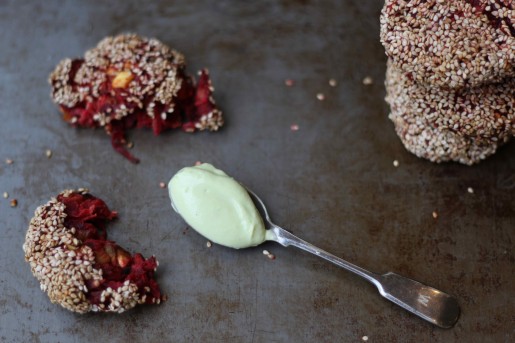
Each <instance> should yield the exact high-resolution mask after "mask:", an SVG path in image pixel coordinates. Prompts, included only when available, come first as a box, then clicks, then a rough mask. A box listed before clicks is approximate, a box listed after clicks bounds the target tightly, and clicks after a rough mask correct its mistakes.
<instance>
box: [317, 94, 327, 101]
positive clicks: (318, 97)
mask: <svg viewBox="0 0 515 343" xmlns="http://www.w3.org/2000/svg"><path fill="white" fill-rule="evenodd" d="M317 99H318V100H320V101H324V100H325V95H324V94H323V93H318V94H317Z"/></svg>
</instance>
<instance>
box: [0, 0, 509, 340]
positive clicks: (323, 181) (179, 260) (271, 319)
mask: <svg viewBox="0 0 515 343" xmlns="http://www.w3.org/2000/svg"><path fill="white" fill-rule="evenodd" d="M381 6H382V2H381V1H372V0H369V1H360V0H354V1H315V0H304V1H300V0H298V1H292V0H290V1H287V0H283V1H272V0H268V1H235V0H234V1H228V0H224V1H199V0H184V1H148V2H140V1H109V2H107V1H63V2H61V1H45V2H37V1H5V0H4V1H2V2H1V4H0V46H1V53H0V104H1V106H0V120H1V124H0V137H1V139H2V144H0V192H2V193H3V192H8V193H9V199H7V200H6V199H3V198H0V200H1V201H0V268H1V273H0V289H1V291H0V341H2V342H89V341H94V342H95V341H96V342H360V341H362V337H363V336H368V338H369V339H368V342H511V341H513V340H515V337H514V327H515V326H514V322H515V317H514V313H515V308H514V302H513V296H514V295H515V294H514V292H515V291H514V289H515V285H514V282H515V281H514V275H515V273H514V271H515V270H514V269H515V268H514V265H515V263H514V255H513V238H514V229H515V201H514V191H515V145H513V144H510V145H507V146H506V147H503V148H502V149H501V150H500V151H499V152H498V153H497V154H496V155H495V156H493V157H491V158H489V159H488V160H486V161H484V162H482V163H481V164H479V165H477V166H474V167H467V166H462V165H458V164H441V165H437V164H432V163H429V162H427V161H424V160H421V159H418V158H416V157H415V156H413V155H411V154H410V153H408V152H406V150H405V149H404V148H403V146H402V145H401V143H400V141H399V139H398V138H397V136H396V135H395V133H394V129H393V125H392V124H391V123H390V122H389V120H388V119H387V113H388V108H387V106H386V104H385V103H384V101H383V98H384V95H385V93H384V87H383V81H384V73H385V57H384V52H383V49H382V47H381V45H380V43H379V39H378V36H379V23H378V21H379V19H378V18H379V12H380V8H381ZM121 32H137V33H140V34H142V35H146V36H152V37H157V38H159V39H160V40H162V41H163V42H165V43H167V44H169V45H171V46H173V47H174V48H176V49H178V50H180V51H182V52H183V53H184V54H185V55H186V57H187V61H188V68H189V71H190V72H191V73H194V72H195V71H196V70H197V69H199V68H201V67H204V66H205V67H208V68H210V70H211V73H212V78H213V83H214V86H215V88H216V93H215V97H216V99H217V101H218V103H219V105H220V106H221V107H222V108H223V110H224V113H225V116H226V121H227V125H226V126H225V127H224V128H223V130H221V131H220V132H218V133H199V134H193V135H191V134H186V133H182V132H169V133H166V134H163V135H161V136H159V137H155V136H153V135H152V133H151V132H149V131H148V130H140V131H133V132H132V133H131V134H130V139H131V140H132V141H134V143H135V146H134V149H133V152H134V154H135V155H136V156H138V157H140V158H141V164H139V165H133V164H131V163H129V162H128V161H127V160H125V159H123V158H122V157H121V156H120V155H118V154H116V153H115V152H114V151H113V150H112V149H111V147H110V144H109V139H108V137H107V136H106V135H105V134H104V132H103V131H102V130H96V131H95V130H77V129H73V128H70V127H68V125H67V124H66V123H64V122H63V121H61V119H60V115H59V113H58V110H57V109H56V107H55V106H54V105H53V104H52V102H51V101H50V98H49V91H50V90H49V86H48V84H47V76H48V74H49V73H50V72H51V70H52V69H53V68H54V66H55V65H56V64H57V63H58V62H59V60H60V59H62V58H65V57H73V56H81V55H82V54H83V52H84V51H85V50H86V49H88V48H91V47H93V46H94V45H95V44H96V43H97V42H98V41H99V40H100V39H102V38H103V37H104V36H107V35H113V34H117V33H121ZM366 76H370V77H372V78H373V80H374V83H373V84H372V85H370V86H365V85H363V84H362V79H363V78H364V77H366ZM288 78H289V79H293V80H294V81H295V84H294V86H293V87H286V86H285V85H284V80H285V79H288ZM330 78H334V79H336V80H337V81H338V85H337V86H336V87H330V86H329V85H328V80H329V79H330ZM317 93H323V94H324V95H325V100H324V101H319V100H317V98H316V94H317ZM291 124H297V125H298V126H299V130H298V131H296V132H293V131H291V130H290V125H291ZM46 149H51V150H52V152H53V156H52V158H50V159H48V158H47V157H46V156H45V150H46ZM6 158H11V159H12V160H14V163H13V164H12V165H7V164H5V163H4V159H6ZM197 160H200V161H208V162H212V163H213V164H215V165H216V166H218V167H220V168H222V169H224V170H226V171H227V172H228V173H230V174H231V175H233V176H235V177H236V178H237V179H239V180H241V181H243V182H245V183H246V184H248V185H250V187H251V188H253V189H254V190H255V191H256V192H257V193H258V194H260V195H261V196H262V197H263V199H264V200H265V201H266V203H267V205H268V206H269V208H270V209H271V212H272V217H273V219H274V220H275V221H276V222H277V223H278V224H280V225H282V226H284V227H285V228H287V229H289V230H292V231H293V232H294V233H295V234H297V235H298V236H300V237H302V238H304V239H305V240H307V241H309V242H312V243H314V244H316V245H318V246H320V247H321V248H323V249H326V250H328V251H331V252H333V253H335V254H336V255H338V256H342V257H344V258H346V259H348V260H350V261H352V262H354V263H356V264H358V265H361V266H363V267H365V268H369V269H371V270H374V271H377V272H386V271H395V272H398V273H400V274H403V275H406V276H409V277H411V278H414V279H417V280H420V281H422V282H425V283H427V284H429V285H432V286H435V287H437V288H440V289H442V290H445V291H447V292H449V293H451V294H454V295H456V296H457V297H458V299H459V302H460V304H461V307H462V316H461V318H460V320H459V322H458V324H457V325H456V327H455V328H453V329H450V330H442V329H438V328H435V327H433V326H432V325H430V324H428V323H426V322H424V321H422V320H420V319H418V318H416V317H414V316H412V315H410V314H408V313H407V312H405V311H404V310H402V309H400V308H398V307H397V306H395V305H393V304H391V303H389V302H388V301H387V300H384V299H382V298H381V297H380V296H379V295H378V294H377V292H376V290H375V289H374V288H373V286H372V285H370V284H368V283H366V282H365V281H363V280H361V279H359V278H358V277H356V276H354V275H352V274H350V273H348V272H346V271H344V270H341V269H339V268H337V267H335V266H332V265H329V264H328V263H326V262H324V261H323V260H320V259H318V258H316V257H315V256H310V255H308V254H306V253H304V252H302V251H297V250H295V249H294V248H289V249H286V248H282V247H280V246H278V245H276V244H274V243H266V244H264V245H263V246H261V247H257V248H252V249H246V250H242V251H236V250H230V249H226V248H223V247H220V246H213V247H211V248H207V247H206V239H204V238H202V237H200V236H199V235H198V234H196V233H195V232H193V231H192V230H191V229H190V230H187V229H186V225H185V224H184V222H183V221H182V220H181V219H180V218H179V217H178V216H177V215H175V214H174V213H173V212H172V211H171V209H170V206H169V201H168V198H167V193H166V190H164V189H161V188H160V187H159V182H162V181H163V182H166V181H168V179H169V178H170V177H171V176H172V175H173V173H174V172H176V171H177V170H178V169H180V168H181V167H183V166H186V165H192V164H193V163H195V161H197ZM393 160H398V161H399V164H400V165H399V166H398V167H397V168H395V167H394V166H393V165H392V162H393ZM70 187H88V188H89V189H90V190H91V192H92V193H93V194H95V195H97V196H100V197H101V198H103V199H105V200H106V202H107V203H108V204H109V205H110V207H111V208H112V209H115V210H117V211H119V213H120V218H119V220H118V221H117V222H116V223H114V224H113V225H112V226H111V228H110V230H109V236H110V237H111V238H112V239H114V240H117V241H118V242H119V243H120V244H122V246H125V247H126V248H127V249H129V250H131V251H140V252H142V253H143V254H144V255H146V256H149V255H151V254H155V255H156V256H157V258H158V259H159V261H160V266H159V269H158V273H157V277H158V280H159V282H160V285H161V288H162V290H163V292H164V293H166V294H168V296H169V298H170V299H169V300H168V302H166V303H164V304H162V305H160V306H143V307H139V308H136V309H134V310H131V311H129V312H126V313H124V314H122V315H106V314H87V315H77V314H74V313H71V312H68V311H66V310H64V309H62V308H61V307H59V306H57V305H54V304H51V303H50V301H49V300H48V298H47V297H46V295H45V294H43V293H42V292H41V291H40V289H39V285H38V282H37V281H36V280H35V278H33V276H32V275H31V273H30V269H29V266H28V264H26V263H25V262H24V259H23V252H22V249H21V246H22V243H23V240H24V236H25V231H26V228H27V225H28V222H29V220H30V218H31V216H32V214H33V212H34V210H35V208H36V207H37V206H39V205H40V204H43V203H45V202H46V201H47V200H48V199H49V198H50V197H51V196H54V195H56V194H57V193H58V192H59V191H61V190H63V189H65V188H70ZM468 187H472V188H473V190H474V193H473V194H470V193H468V192H467V188H468ZM13 198H16V199H17V200H18V206H17V207H15V208H11V207H10V206H9V200H11V199H13ZM433 211H435V212H437V213H438V218H437V219H434V218H433V216H432V213H433ZM263 249H267V250H269V251H270V252H271V253H273V254H274V255H275V256H276V259H275V260H269V259H268V258H266V257H265V256H264V255H263V254H262V250H263Z"/></svg>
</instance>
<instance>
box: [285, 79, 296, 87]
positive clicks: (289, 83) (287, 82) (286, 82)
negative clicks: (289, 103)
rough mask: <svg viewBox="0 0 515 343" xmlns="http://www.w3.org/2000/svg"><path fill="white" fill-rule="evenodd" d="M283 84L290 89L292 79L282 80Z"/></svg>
mask: <svg viewBox="0 0 515 343" xmlns="http://www.w3.org/2000/svg"><path fill="white" fill-rule="evenodd" d="M284 84H285V85H286V86H287V87H291V86H293V85H294V84H295V81H293V80H292V79H286V80H284Z"/></svg>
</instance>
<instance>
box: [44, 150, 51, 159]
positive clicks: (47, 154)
mask: <svg viewBox="0 0 515 343" xmlns="http://www.w3.org/2000/svg"><path fill="white" fill-rule="evenodd" d="M45 155H46V157H47V158H51V157H52V150H50V149H47V150H46V151H45Z"/></svg>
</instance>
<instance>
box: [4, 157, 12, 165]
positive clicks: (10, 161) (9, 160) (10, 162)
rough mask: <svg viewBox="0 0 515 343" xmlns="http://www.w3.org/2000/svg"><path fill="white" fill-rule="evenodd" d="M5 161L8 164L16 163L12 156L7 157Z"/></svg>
mask: <svg viewBox="0 0 515 343" xmlns="http://www.w3.org/2000/svg"><path fill="white" fill-rule="evenodd" d="M5 163H6V164H13V163H14V161H13V160H11V159H10V158H7V159H5Z"/></svg>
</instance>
